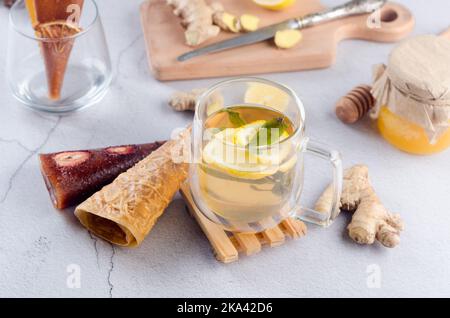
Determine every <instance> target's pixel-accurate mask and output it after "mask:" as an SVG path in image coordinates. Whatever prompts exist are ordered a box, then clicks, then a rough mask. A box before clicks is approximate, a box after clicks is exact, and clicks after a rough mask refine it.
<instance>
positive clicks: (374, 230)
mask: <svg viewBox="0 0 450 318" xmlns="http://www.w3.org/2000/svg"><path fill="white" fill-rule="evenodd" d="M332 197H333V189H332V187H331V186H329V187H328V188H327V189H326V190H325V192H324V193H323V194H322V196H321V197H320V199H319V200H318V201H317V203H316V206H315V209H316V210H317V211H319V212H324V213H325V212H326V211H329V210H330V209H331V205H332ZM340 206H341V211H349V212H353V217H352V221H351V222H350V224H349V225H348V227H347V229H348V232H349V235H350V237H351V238H352V239H353V240H354V241H355V242H357V243H359V244H373V243H374V242H375V239H376V240H378V241H379V242H380V243H381V244H383V245H384V246H386V247H389V248H392V247H395V246H396V245H398V244H399V242H400V232H401V231H402V230H403V222H402V220H401V218H400V216H399V215H397V214H396V215H394V214H391V213H390V212H389V211H388V210H387V209H386V208H385V207H384V206H383V205H382V204H381V202H380V199H379V198H378V196H377V195H376V193H375V191H374V189H373V187H372V185H371V184H370V179H369V170H368V168H367V166H364V165H356V166H354V167H352V168H350V169H347V170H346V171H345V174H344V183H343V190H342V197H341V202H340Z"/></svg>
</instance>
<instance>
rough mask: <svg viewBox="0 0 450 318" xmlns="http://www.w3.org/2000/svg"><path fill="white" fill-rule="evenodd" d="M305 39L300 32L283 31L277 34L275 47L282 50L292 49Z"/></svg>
mask: <svg viewBox="0 0 450 318" xmlns="http://www.w3.org/2000/svg"><path fill="white" fill-rule="evenodd" d="M302 39H303V34H302V33H301V32H300V31H299V30H290V29H288V30H282V31H278V32H277V33H276V34H275V45H276V46H277V47H278V48H280V49H290V48H293V47H294V46H296V45H297V44H298V43H300V41H301V40H302Z"/></svg>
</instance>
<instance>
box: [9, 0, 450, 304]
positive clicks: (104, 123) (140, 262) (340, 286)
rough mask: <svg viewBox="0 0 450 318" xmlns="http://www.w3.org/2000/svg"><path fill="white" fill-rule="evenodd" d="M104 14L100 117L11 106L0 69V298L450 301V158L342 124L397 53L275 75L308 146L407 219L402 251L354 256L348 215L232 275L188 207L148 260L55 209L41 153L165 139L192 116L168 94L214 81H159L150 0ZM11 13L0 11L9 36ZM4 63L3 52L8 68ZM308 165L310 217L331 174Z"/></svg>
mask: <svg viewBox="0 0 450 318" xmlns="http://www.w3.org/2000/svg"><path fill="white" fill-rule="evenodd" d="M323 2H324V3H325V4H327V5H333V4H337V3H340V2H341V1H339V0H326V1H325V0H324V1H323ZM400 2H402V3H404V4H405V5H407V6H409V7H410V8H411V10H412V11H413V12H414V14H415V15H416V18H417V28H416V30H415V34H421V33H438V32H439V31H441V30H443V29H445V28H446V27H448V26H449V25H448V12H449V10H450V2H448V1H442V0H430V1H422V0H403V1H401V0H400ZM98 3H99V6H100V10H101V15H102V19H103V22H104V25H105V30H106V33H107V40H108V43H109V46H110V51H111V56H112V59H113V65H114V66H115V78H114V81H113V84H112V86H111V89H110V91H109V92H108V94H107V95H106V97H105V98H104V100H103V101H102V102H100V103H99V104H98V105H96V106H94V107H92V108H89V109H86V110H83V111H81V112H77V113H73V114H70V115H65V116H62V117H55V116H51V115H48V114H41V113H36V112H33V111H30V110H28V109H26V108H24V107H22V106H21V105H20V104H19V103H18V102H17V101H15V100H14V99H13V97H12V96H11V95H10V93H9V90H8V87H7V83H6V82H5V81H4V80H3V79H4V77H5V76H4V75H5V74H4V67H0V73H1V74H0V78H1V79H2V80H0V105H1V115H0V297H5V296H8V297H20V296H30V297H42V296H51V297H131V296H138V297H146V296H162V297H174V296H181V297H183V296H192V297H204V296H210V297H213V296H248V297H265V296H274V297H283V296H287V297H289V296H297V297H305V296H337V297H340V296H358V297H362V296H379V297H395V296H406V297H409V296H447V297H449V296H450V235H449V228H450V213H448V212H449V193H450V161H449V159H450V158H449V156H450V152H449V151H446V152H444V153H441V154H438V155H435V156H432V157H417V156H410V155H407V154H404V153H401V152H399V151H397V150H396V149H394V148H392V147H391V146H389V145H388V144H387V143H386V142H384V141H383V140H382V139H381V138H380V137H379V136H378V135H377V134H376V133H375V131H374V130H373V129H372V128H371V127H370V125H369V124H368V123H367V122H366V123H361V124H357V125H355V126H345V125H342V124H341V123H340V122H339V121H338V120H336V118H335V116H334V114H333V105H334V103H335V101H336V100H337V99H338V98H339V97H340V96H342V95H343V94H344V93H346V92H347V91H348V90H349V89H350V88H352V87H353V86H355V85H357V84H360V83H369V82H370V78H371V74H370V72H371V66H372V65H373V64H376V63H380V62H385V61H386V57H387V55H388V53H389V51H390V49H391V48H392V45H391V44H377V43H368V42H362V41H348V42H345V43H343V44H342V45H341V46H340V47H339V49H338V60H337V64H336V65H335V66H333V67H331V68H329V69H326V70H317V71H309V72H301V73H290V74H270V75H267V76H265V77H267V78H269V79H272V80H276V81H280V82H282V83H284V84H287V85H289V86H291V87H292V88H293V89H294V90H296V91H297V92H298V93H299V95H300V96H301V98H302V99H303V101H304V103H305V105H306V112H307V121H308V122H307V132H308V134H309V135H310V136H312V137H314V138H315V139H318V140H322V141H323V142H326V143H327V144H330V145H332V146H333V147H334V148H336V149H339V150H340V151H341V152H342V154H343V158H344V162H345V165H346V166H349V165H352V164H355V163H366V164H368V165H369V167H370V170H371V175H372V179H373V183H374V185H375V187H376V189H377V192H378V194H379V195H380V197H381V198H382V200H383V202H384V203H385V205H386V206H387V207H388V208H389V209H390V210H392V211H394V212H398V213H400V214H401V215H402V217H403V218H404V220H405V226H406V230H405V232H404V233H403V234H402V241H401V244H400V246H399V247H398V248H396V249H394V250H388V249H384V248H382V247H380V246H379V245H374V246H371V247H361V246H358V245H357V244H354V243H353V242H351V241H350V240H349V239H348V238H347V234H346V231H345V227H346V224H347V222H348V216H347V217H346V216H341V217H339V219H338V220H337V221H336V223H335V224H333V226H332V227H330V228H329V229H327V230H324V229H320V228H317V227H313V226H310V227H309V233H308V235H307V236H306V237H305V238H304V239H302V240H299V241H295V242H287V243H286V244H285V245H283V246H281V247H277V248H268V249H264V250H263V251H262V252H261V253H260V254H258V255H255V256H252V257H243V258H241V259H240V260H239V261H238V262H236V263H233V264H229V265H223V264H221V263H219V262H217V261H215V259H214V257H213V256H212V253H211V249H210V246H209V244H208V242H207V240H206V239H205V237H204V235H203V233H202V232H201V230H200V229H199V227H198V226H197V224H196V222H195V220H194V219H192V218H191V217H190V216H188V214H187V213H186V211H185V208H184V204H183V202H182V200H181V199H180V197H179V196H177V197H176V198H175V200H174V201H173V202H172V204H171V205H170V206H169V208H168V209H167V211H166V212H165V214H164V215H163V216H162V217H161V219H160V220H159V221H158V223H157V224H156V226H155V227H154V229H153V231H152V232H151V233H150V234H149V236H148V238H147V239H146V240H145V242H144V243H143V244H142V246H141V247H139V248H137V249H123V248H119V247H112V246H111V245H110V244H109V243H107V242H105V241H103V240H101V239H99V238H96V237H95V236H92V235H91V234H89V233H88V232H87V231H86V230H85V229H84V228H83V227H82V226H80V224H79V223H78V221H77V220H76V219H75V217H74V216H73V210H72V209H67V210H64V211H56V210H54V209H53V208H52V205H51V203H50V200H49V197H48V194H47V191H46V189H45V186H44V183H43V181H42V178H41V175H40V172H39V167H38V160H37V156H36V155H37V153H39V152H53V151H58V150H66V149H83V148H95V147H104V146H109V145H119V144H127V143H144V142H149V141H154V140H162V139H166V138H167V137H168V136H169V134H170V132H171V130H172V129H173V128H174V127H179V126H183V125H186V124H187V123H188V122H189V121H190V120H191V118H192V114H180V113H175V112H173V111H172V110H171V109H169V107H167V106H166V101H167V99H168V97H169V95H170V94H171V93H172V92H173V91H174V90H178V89H191V88H195V87H203V86H208V85H211V84H213V83H215V82H216V81H217V80H216V79H208V80H197V81H178V82H165V83H162V82H158V81H156V80H155V79H153V78H152V76H151V74H150V73H149V71H148V68H147V64H146V60H145V50H144V43H143V38H142V33H141V29H140V22H139V16H138V12H139V10H138V6H139V4H140V1H138V0H129V1H120V0H98ZM7 14H8V10H7V9H6V8H3V6H0V29H2V30H6V29H7V21H8V19H7ZM155 36H160V35H155ZM355 52H357V53H355ZM5 55H6V42H5V41H3V42H2V43H0V61H2V63H4V62H5ZM306 164H307V167H308V168H307V170H306V181H305V183H306V185H307V186H306V188H305V193H304V201H305V202H304V204H305V205H306V204H312V201H313V200H314V198H315V197H316V196H317V195H318V194H319V191H320V189H321V188H322V187H323V186H324V184H325V183H326V182H327V179H326V176H325V174H326V173H327V172H328V170H327V167H326V166H323V165H322V163H321V162H316V161H312V160H309V159H308V160H307V162H306ZM315 174H317V176H316V177H314V176H315ZM71 264H76V265H79V269H80V278H81V288H79V289H78V288H69V287H68V285H67V280H68V277H69V275H70V273H69V272H68V271H67V270H68V267H69V265H71ZM374 264H375V265H376V267H373V266H371V265H374ZM373 268H379V269H380V271H381V276H380V277H381V281H380V282H381V286H380V287H381V288H369V287H368V285H367V280H368V279H369V280H370V275H371V272H370V271H371V269H373ZM367 271H369V272H367Z"/></svg>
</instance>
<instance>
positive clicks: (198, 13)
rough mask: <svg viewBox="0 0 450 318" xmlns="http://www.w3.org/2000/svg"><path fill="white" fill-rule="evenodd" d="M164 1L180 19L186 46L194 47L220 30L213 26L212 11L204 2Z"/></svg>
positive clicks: (197, 0) (189, 0)
mask: <svg viewBox="0 0 450 318" xmlns="http://www.w3.org/2000/svg"><path fill="white" fill-rule="evenodd" d="M166 1H167V4H168V5H170V6H172V7H173V8H174V10H173V13H174V14H175V15H176V16H179V17H180V18H181V19H182V21H181V24H182V25H183V27H185V28H186V32H185V38H186V44H187V45H190V46H196V45H199V44H201V43H203V42H205V41H207V40H209V39H210V38H213V37H215V36H217V35H219V33H220V28H219V27H218V26H216V25H214V24H213V15H214V9H213V7H211V6H209V5H208V4H206V2H205V0H166Z"/></svg>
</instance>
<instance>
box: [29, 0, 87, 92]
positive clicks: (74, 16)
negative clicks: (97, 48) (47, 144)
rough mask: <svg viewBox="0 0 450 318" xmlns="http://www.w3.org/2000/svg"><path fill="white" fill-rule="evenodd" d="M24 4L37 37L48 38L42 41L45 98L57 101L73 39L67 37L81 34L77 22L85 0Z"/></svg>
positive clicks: (44, 0)
mask: <svg viewBox="0 0 450 318" xmlns="http://www.w3.org/2000/svg"><path fill="white" fill-rule="evenodd" d="M25 4H26V6H27V10H28V13H29V15H30V19H31V24H32V26H33V28H34V30H35V32H36V35H37V36H38V37H40V38H44V39H49V41H45V42H41V50H42V56H43V58H44V63H45V69H46V73H47V82H48V95H49V98H50V99H52V100H59V99H60V95H61V89H62V86H63V82H64V75H65V72H66V68H67V64H68V61H69V57H70V53H71V51H72V48H73V44H74V39H73V38H66V37H70V36H73V35H75V34H77V33H79V32H80V31H81V29H80V28H79V26H78V20H79V15H80V14H81V10H82V8H83V4H84V0H25ZM69 20H70V21H69Z"/></svg>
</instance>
